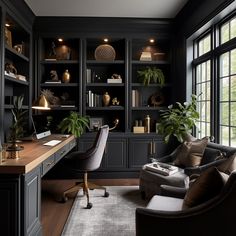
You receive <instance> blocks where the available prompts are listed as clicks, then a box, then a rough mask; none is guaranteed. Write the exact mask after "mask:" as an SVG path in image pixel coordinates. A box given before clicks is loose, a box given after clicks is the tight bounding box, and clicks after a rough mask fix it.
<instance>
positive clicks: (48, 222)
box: [41, 179, 139, 236]
mask: <svg viewBox="0 0 236 236" xmlns="http://www.w3.org/2000/svg"><path fill="white" fill-rule="evenodd" d="M90 181H91V182H93V183H97V184H100V185H104V186H132V185H138V184H139V180H138V179H96V180H90ZM74 182H75V180H42V208H41V210H42V218H41V222H42V226H43V236H60V235H61V233H62V230H63V227H64V224H65V222H66V220H67V218H68V216H69V213H70V210H71V207H72V205H73V202H74V199H75V196H76V193H74V194H72V195H71V198H69V200H68V201H67V202H66V203H60V202H59V199H60V196H61V194H62V192H63V191H65V190H66V189H67V188H70V187H71V186H73V185H74Z"/></svg>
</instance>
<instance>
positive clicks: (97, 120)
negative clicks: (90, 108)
mask: <svg viewBox="0 0 236 236" xmlns="http://www.w3.org/2000/svg"><path fill="white" fill-rule="evenodd" d="M102 125H103V118H102V117H90V118H89V129H90V130H91V131H97V130H98V129H99V128H100V127H101V126H102Z"/></svg>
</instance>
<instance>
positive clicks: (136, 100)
mask: <svg viewBox="0 0 236 236" xmlns="http://www.w3.org/2000/svg"><path fill="white" fill-rule="evenodd" d="M141 105H142V96H141V94H140V93H139V91H138V90H137V89H133V90H132V107H140V106H141Z"/></svg>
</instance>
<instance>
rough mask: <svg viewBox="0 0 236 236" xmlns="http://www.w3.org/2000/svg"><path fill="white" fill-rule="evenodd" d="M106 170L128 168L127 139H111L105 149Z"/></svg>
mask: <svg viewBox="0 0 236 236" xmlns="http://www.w3.org/2000/svg"><path fill="white" fill-rule="evenodd" d="M104 161H105V166H104V168H105V169H106V170H114V169H117V170H118V169H119V170H120V169H124V168H126V166H127V165H126V139H110V140H108V142H107V145H106V149H105V157H104Z"/></svg>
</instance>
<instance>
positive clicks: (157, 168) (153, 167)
mask: <svg viewBox="0 0 236 236" xmlns="http://www.w3.org/2000/svg"><path fill="white" fill-rule="evenodd" d="M145 168H146V169H147V170H150V171H153V172H156V173H158V174H161V175H172V174H174V173H176V172H178V167H177V166H172V165H169V164H166V163H161V162H153V163H150V164H147V165H145Z"/></svg>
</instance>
